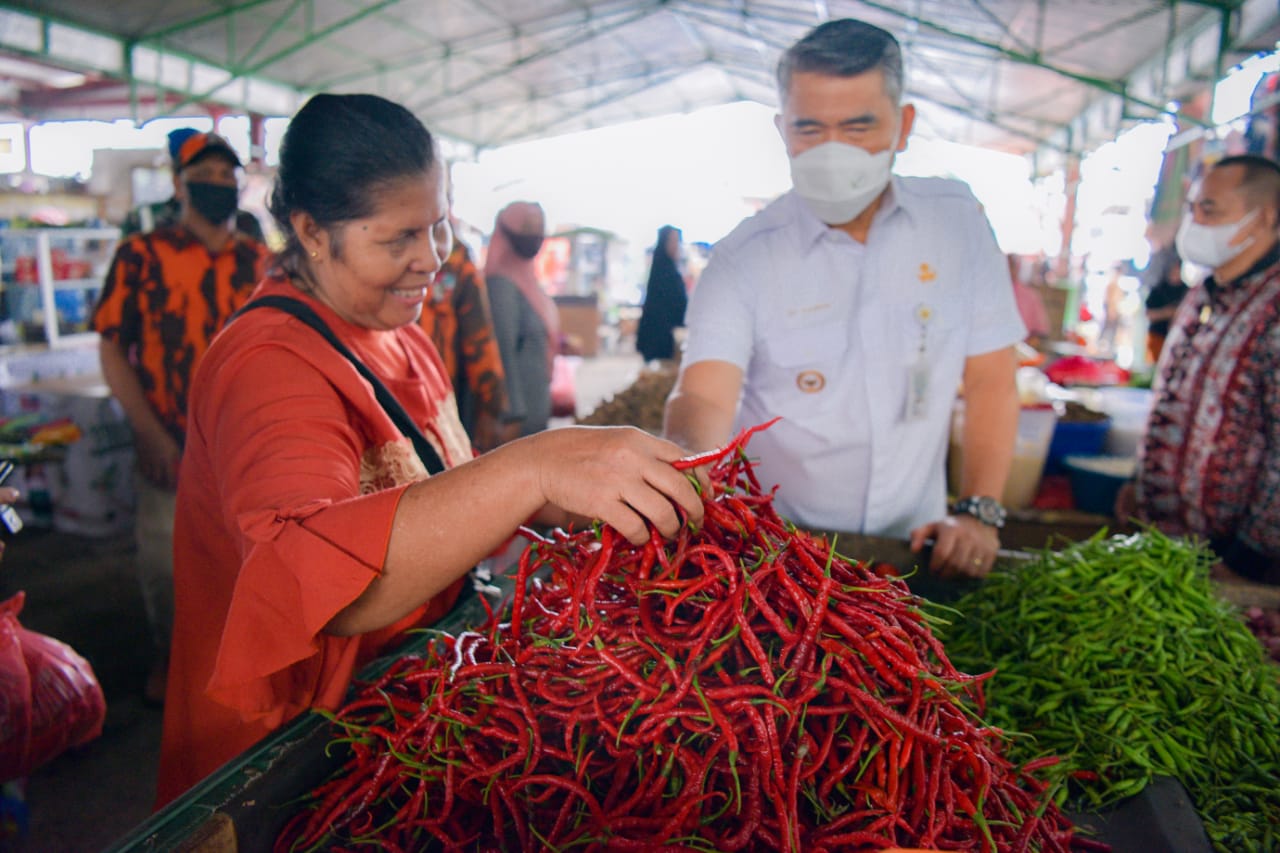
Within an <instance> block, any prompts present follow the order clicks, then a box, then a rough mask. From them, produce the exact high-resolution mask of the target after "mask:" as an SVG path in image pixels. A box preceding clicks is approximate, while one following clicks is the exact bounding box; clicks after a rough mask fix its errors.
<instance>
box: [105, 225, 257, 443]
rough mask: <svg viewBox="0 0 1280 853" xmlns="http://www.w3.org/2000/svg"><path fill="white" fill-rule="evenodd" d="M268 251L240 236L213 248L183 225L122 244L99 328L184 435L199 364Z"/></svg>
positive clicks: (176, 432)
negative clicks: (128, 362)
mask: <svg viewBox="0 0 1280 853" xmlns="http://www.w3.org/2000/svg"><path fill="white" fill-rule="evenodd" d="M270 257H271V252H270V250H269V249H267V247H266V246H264V245H262V244H261V243H259V242H257V241H255V240H252V239H249V238H248V237H245V236H244V235H241V234H237V235H235V236H233V237H232V238H230V239H229V240H228V241H227V243H226V246H225V247H224V248H223V249H222V250H221V251H219V252H217V253H210V252H209V250H208V249H207V248H206V247H205V245H204V244H203V243H201V242H200V241H199V240H198V239H196V237H195V235H193V234H192V233H191V232H190V231H188V230H187V229H186V228H184V227H182V226H181V225H176V226H172V227H168V228H160V229H157V230H155V231H152V232H150V233H148V234H135V235H133V236H132V237H129V238H128V239H126V240H124V241H123V242H122V243H121V244H120V246H119V247H118V248H117V249H116V254H115V257H114V258H113V259H112V261H111V267H110V269H109V270H108V272H107V277H106V281H105V282H104V284H103V288H102V294H101V296H100V297H99V300H98V305H97V308H96V309H95V310H94V314H93V328H94V330H95V331H97V332H98V334H100V335H102V336H103V337H104V338H107V339H109V340H114V341H116V342H118V343H119V344H120V345H121V346H122V347H123V348H124V350H125V352H126V354H127V355H128V356H129V360H130V362H131V364H132V365H133V367H134V370H135V371H136V372H137V375H138V379H139V381H140V382H141V383H142V390H143V392H144V393H145V394H146V397H147V401H148V402H149V403H150V404H151V408H152V409H153V410H154V411H155V413H156V414H157V415H158V416H159V418H160V420H161V422H162V423H163V424H164V425H165V426H166V427H168V429H169V432H170V433H172V434H173V436H174V438H176V439H178V440H179V441H181V440H182V437H183V433H184V432H185V430H186V422H187V403H188V395H189V387H190V383H191V376H192V373H193V372H194V370H195V366H196V364H197V363H198V362H199V360H200V357H201V356H203V355H204V353H205V350H207V349H208V348H209V343H210V341H212V340H213V336H214V335H216V334H217V333H218V331H219V330H220V329H221V328H222V327H223V325H225V324H226V322H227V320H228V319H230V317H231V315H232V314H234V313H235V312H236V311H237V310H238V309H239V308H240V306H242V305H243V304H244V303H245V301H246V300H248V298H249V294H250V293H252V292H253V289H254V287H256V286H257V283H258V282H259V281H261V280H262V277H263V275H265V273H266V268H267V263H268V261H269V259H270Z"/></svg>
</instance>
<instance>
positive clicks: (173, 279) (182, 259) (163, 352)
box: [93, 133, 270, 702]
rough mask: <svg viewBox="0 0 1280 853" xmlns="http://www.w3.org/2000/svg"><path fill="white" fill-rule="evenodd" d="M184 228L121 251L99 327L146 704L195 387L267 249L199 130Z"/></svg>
mask: <svg viewBox="0 0 1280 853" xmlns="http://www.w3.org/2000/svg"><path fill="white" fill-rule="evenodd" d="M174 167H175V170H176V181H175V188H176V189H175V198H177V199H178V202H179V204H180V205H181V214H180V216H179V219H178V221H177V223H176V224H174V225H170V226H162V227H158V228H156V230H154V231H152V232H150V233H146V234H135V235H133V236H131V237H129V238H127V239H126V240H124V242H122V243H121V244H120V246H119V247H118V248H117V249H116V255H115V258H114V259H113V260H112V262H111V268H110V270H109V271H108V272H107V278H106V282H105V283H104V285H103V288H102V294H101V297H100V298H99V302H98V306H97V308H96V309H95V311H94V316H93V326H94V329H95V330H96V331H97V332H98V333H99V335H101V342H100V344H99V357H100V359H101V362H102V375H103V378H104V379H105V380H106V382H107V385H108V386H109V387H110V388H111V392H112V394H114V395H115V397H116V399H117V400H119V401H120V405H121V407H122V408H123V409H124V412H125V416H126V417H127V418H128V419H129V425H130V426H131V427H132V429H133V440H134V447H135V449H136V451H137V455H138V474H139V476H138V478H137V520H136V522H135V525H134V535H135V537H136V539H137V544H138V575H139V581H140V583H141V586H142V595H143V601H144V603H145V604H146V609H147V620H148V622H149V623H150V629H151V633H152V638H153V640H154V642H155V646H156V648H155V659H154V663H153V666H152V670H151V674H150V676H149V677H148V679H147V685H146V689H145V691H144V693H145V696H146V698H147V699H148V700H150V701H152V702H162V701H163V699H164V684H165V674H166V670H167V667H168V649H169V636H170V634H171V632H172V627H173V510H174V499H175V490H176V487H177V480H178V463H179V461H180V459H181V458H182V445H183V440H184V435H185V431H186V417H187V390H188V388H189V387H190V383H191V377H192V376H193V375H194V373H195V368H196V364H197V362H198V361H199V359H200V357H201V356H202V355H203V354H204V352H205V350H206V349H208V347H209V342H210V341H211V340H212V339H213V336H214V335H215V334H217V332H218V331H219V330H220V329H221V328H222V327H223V325H225V324H226V322H227V320H228V319H230V317H231V315H232V314H234V313H235V312H236V311H237V310H238V309H239V308H240V306H242V305H243V304H244V303H245V302H246V301H247V300H248V298H249V294H250V293H251V292H252V291H253V289H254V287H255V286H256V285H257V283H258V281H259V280H260V279H261V278H262V277H263V275H264V274H265V272H266V268H267V262H268V260H269V258H270V251H269V250H268V249H267V247H266V246H264V245H263V244H262V243H260V242H258V241H257V240H254V239H252V238H250V237H247V236H245V235H244V234H239V233H237V232H236V231H235V214H236V206H237V202H238V200H239V185H240V172H241V163H240V158H239V157H238V156H237V155H236V153H235V150H234V149H232V147H231V146H230V144H228V143H227V141H226V140H225V139H223V138H222V137H220V136H218V135H216V134H212V133H197V134H195V135H193V136H191V137H189V138H188V139H187V140H186V141H184V142H183V143H182V146H181V148H180V149H179V151H178V156H177V157H176V158H175V160H174Z"/></svg>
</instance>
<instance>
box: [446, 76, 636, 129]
mask: <svg viewBox="0 0 1280 853" xmlns="http://www.w3.org/2000/svg"><path fill="white" fill-rule="evenodd" d="M630 68H631V66H622V67H619V68H614V69H610V71H612V72H614V73H616V74H617V80H616V81H613V83H615V84H616V83H617V82H625V80H626V79H632V78H635V77H642V76H644V74H645V73H647V72H644V71H641V70H638V69H637V71H636V72H635V73H631V72H630V71H629V69H630ZM608 85H611V83H608V82H605V83H599V84H596V85H594V86H592V87H591V88H597V87H598V86H608ZM582 88H583V85H582V80H581V79H580V78H566V80H565V81H564V82H562V83H560V84H559V85H557V86H547V87H544V88H542V89H539V90H538V91H537V95H538V97H540V98H558V97H561V96H563V95H568V94H572V93H574V92H577V91H580V90H582ZM511 101H512V99H511V98H510V97H499V98H493V99H490V100H488V101H473V102H472V103H471V104H470V105H469V106H467V107H465V108H463V107H459V108H458V109H452V110H444V111H440V110H436V111H433V112H432V113H431V120H432V121H435V122H444V121H451V120H453V119H458V118H462V117H463V116H466V115H468V114H469V113H473V112H476V111H477V110H479V111H483V110H496V109H502V108H504V107H507V106H510V105H511Z"/></svg>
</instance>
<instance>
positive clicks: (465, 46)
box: [314, 0, 635, 89]
mask: <svg viewBox="0 0 1280 853" xmlns="http://www.w3.org/2000/svg"><path fill="white" fill-rule="evenodd" d="M615 5H617V6H618V7H619V8H617V9H611V10H609V11H607V12H604V13H603V14H601V15H598V16H595V17H594V18H593V17H591V16H588V18H587V23H590V22H592V21H600V20H604V19H607V18H610V17H612V16H614V15H623V14H626V13H628V12H630V11H632V9H633V8H634V6H635V4H634V3H633V2H631V0H621V2H619V3H617V4H615ZM539 23H540V24H544V25H543V26H539V27H537V28H530V29H528V30H526V31H525V32H526V33H527V34H528V35H530V36H533V37H537V36H542V35H544V34H546V33H549V32H553V31H555V30H558V29H568V28H577V27H580V26H583V23H584V22H583V20H582V15H581V12H562V13H560V14H558V15H554V16H550V17H547V18H544V19H540V20H539ZM510 40H511V32H510V30H509V28H506V27H503V28H500V29H497V30H485V31H483V32H479V33H476V34H475V35H474V36H472V37H471V38H469V39H459V40H458V41H455V42H444V43H442V45H441V49H440V52H439V53H438V54H433V55H430V56H417V57H416V58H414V59H410V60H407V61H405V62H399V63H395V64H388V65H379V66H377V67H375V68H370V69H366V70H363V71H354V72H351V73H349V74H344V75H343V76H341V77H330V78H328V79H324V80H318V81H316V83H315V84H314V86H315V88H316V89H330V88H333V87H335V86H346V85H348V84H350V83H356V82H359V81H360V80H367V79H368V78H370V77H376V76H378V75H379V74H384V73H386V72H388V71H406V70H408V69H410V68H417V67H418V66H420V65H429V64H431V63H433V62H439V61H441V60H445V59H449V58H450V57H465V55H466V53H467V52H469V51H472V50H483V49H484V48H487V47H493V46H495V45H499V44H504V43H506V42H508V41H510Z"/></svg>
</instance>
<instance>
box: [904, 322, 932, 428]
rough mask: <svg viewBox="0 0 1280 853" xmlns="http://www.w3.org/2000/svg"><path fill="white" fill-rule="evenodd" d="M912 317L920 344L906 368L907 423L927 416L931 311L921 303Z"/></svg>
mask: <svg viewBox="0 0 1280 853" xmlns="http://www.w3.org/2000/svg"><path fill="white" fill-rule="evenodd" d="M913 315H914V317H915V321H916V327H917V328H918V329H919V333H920V343H919V345H918V346H917V347H916V354H915V358H914V359H913V360H912V362H911V364H909V365H908V366H907V409H906V417H905V420H906V421H907V422H908V423H911V422H915V421H922V420H924V419H925V418H927V417H928V416H929V323H930V322H931V321H932V320H933V309H932V308H931V307H930V306H929V305H928V304H926V303H924V302H921V303H920V304H918V305H917V306H916V307H915V311H914V312H913Z"/></svg>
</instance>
